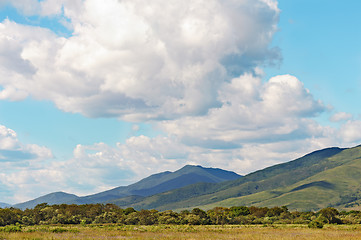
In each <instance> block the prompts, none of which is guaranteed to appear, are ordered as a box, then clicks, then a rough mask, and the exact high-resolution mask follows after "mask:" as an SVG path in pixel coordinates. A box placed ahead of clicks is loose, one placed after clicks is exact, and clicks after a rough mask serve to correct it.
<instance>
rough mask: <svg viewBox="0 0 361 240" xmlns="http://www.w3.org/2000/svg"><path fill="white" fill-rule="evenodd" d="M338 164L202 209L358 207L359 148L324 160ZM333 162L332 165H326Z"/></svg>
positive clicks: (360, 195)
mask: <svg viewBox="0 0 361 240" xmlns="http://www.w3.org/2000/svg"><path fill="white" fill-rule="evenodd" d="M328 161H329V162H330V163H338V164H339V166H336V167H333V168H327V169H324V171H322V172H319V173H317V174H315V175H313V176H310V177H308V178H306V179H304V180H302V181H299V182H297V183H295V184H291V185H289V186H286V187H280V188H275V189H273V190H271V191H270V190H268V191H263V192H260V193H257V194H252V195H248V196H242V197H236V198H230V199H227V200H224V201H220V202H216V203H213V204H211V205H208V206H203V207H205V208H210V207H213V206H215V205H217V206H233V205H255V206H276V205H277V206H279V205H286V206H288V207H289V208H290V209H294V210H303V211H304V210H317V209H320V208H325V207H328V206H332V207H336V208H339V209H358V210H360V209H361V207H360V206H361V147H355V148H351V149H347V150H345V151H343V152H342V153H340V154H337V155H335V156H333V157H331V158H329V159H328ZM330 165H333V164H330Z"/></svg>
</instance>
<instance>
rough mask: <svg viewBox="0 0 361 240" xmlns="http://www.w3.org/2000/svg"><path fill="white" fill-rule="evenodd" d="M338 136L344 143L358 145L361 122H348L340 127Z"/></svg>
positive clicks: (360, 138) (360, 134)
mask: <svg viewBox="0 0 361 240" xmlns="http://www.w3.org/2000/svg"><path fill="white" fill-rule="evenodd" d="M339 134H340V136H341V139H343V141H344V142H347V143H357V142H358V143H360V141H361V121H360V120H349V121H347V122H346V123H345V124H344V125H342V126H341V129H340V133H339Z"/></svg>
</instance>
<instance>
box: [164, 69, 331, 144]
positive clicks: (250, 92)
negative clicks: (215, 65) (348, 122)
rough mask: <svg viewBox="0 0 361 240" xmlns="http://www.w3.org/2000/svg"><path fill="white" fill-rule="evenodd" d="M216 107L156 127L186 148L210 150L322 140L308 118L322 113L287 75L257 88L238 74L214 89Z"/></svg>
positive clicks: (250, 79)
mask: <svg viewBox="0 0 361 240" xmlns="http://www.w3.org/2000/svg"><path fill="white" fill-rule="evenodd" d="M219 100H220V101H221V102H222V107H220V108H213V109H211V110H210V111H209V112H208V114H207V115H205V116H198V117H185V118H182V119H178V120H168V121H162V122H161V123H159V125H158V126H159V127H160V128H161V129H163V130H165V131H166V132H168V133H171V134H173V135H176V136H178V137H180V138H181V139H183V140H184V142H186V143H188V144H196V145H200V146H203V147H207V146H210V145H212V143H214V144H215V146H214V147H215V148H224V147H227V146H230V147H232V146H234V147H240V146H242V144H244V143H249V142H277V141H284V140H289V141H290V140H294V139H306V138H309V137H310V136H314V137H315V136H322V135H323V134H324V133H323V132H324V129H323V128H322V127H321V126H320V125H319V124H317V122H316V121H314V120H312V119H311V118H310V117H314V116H317V114H320V113H322V112H323V111H324V110H325V107H324V105H323V104H322V103H321V102H320V101H318V100H315V99H314V98H313V96H312V95H311V94H310V93H309V91H308V90H307V89H305V88H304V86H303V84H302V82H300V81H299V80H298V79H297V78H295V77H293V76H290V75H283V76H277V77H273V78H271V79H270V80H269V81H268V82H266V83H262V82H261V79H260V78H258V77H255V76H253V75H251V74H245V75H242V76H241V77H239V78H234V79H232V81H231V82H230V83H228V84H226V85H224V86H223V88H221V89H220V90H219Z"/></svg>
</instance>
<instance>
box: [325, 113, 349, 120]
mask: <svg viewBox="0 0 361 240" xmlns="http://www.w3.org/2000/svg"><path fill="white" fill-rule="evenodd" d="M351 118H352V114H349V113H345V112H338V113H335V114H334V115H332V116H331V118H330V120H331V122H342V121H346V120H349V119H351Z"/></svg>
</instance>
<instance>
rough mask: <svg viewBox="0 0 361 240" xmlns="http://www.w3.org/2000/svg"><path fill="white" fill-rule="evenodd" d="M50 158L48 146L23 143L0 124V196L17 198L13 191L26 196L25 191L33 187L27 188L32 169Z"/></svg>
mask: <svg viewBox="0 0 361 240" xmlns="http://www.w3.org/2000/svg"><path fill="white" fill-rule="evenodd" d="M52 158H53V155H52V152H51V151H50V150H49V149H48V148H46V147H43V146H38V145H35V144H23V143H21V142H20V141H19V140H18V138H17V134H16V132H15V131H13V130H11V129H9V128H7V127H5V126H3V125H0V168H1V173H0V183H1V186H2V187H1V190H0V191H1V196H2V197H3V198H4V199H5V198H6V199H7V198H9V199H11V200H14V198H15V199H17V197H14V195H13V194H14V192H16V193H17V194H21V195H22V194H24V195H23V196H26V194H25V192H27V193H29V192H31V191H33V190H34V189H31V188H27V187H29V185H31V183H32V182H33V181H34V179H30V175H31V177H34V176H33V175H32V174H31V173H32V171H33V170H39V169H41V168H42V167H43V165H44V161H46V160H50V159H52ZM38 180H39V181H40V180H41V179H38ZM21 183H22V184H21ZM5 190H6V191H5ZM13 191H14V192H13ZM18 199H24V198H22V197H20V198H18Z"/></svg>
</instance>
